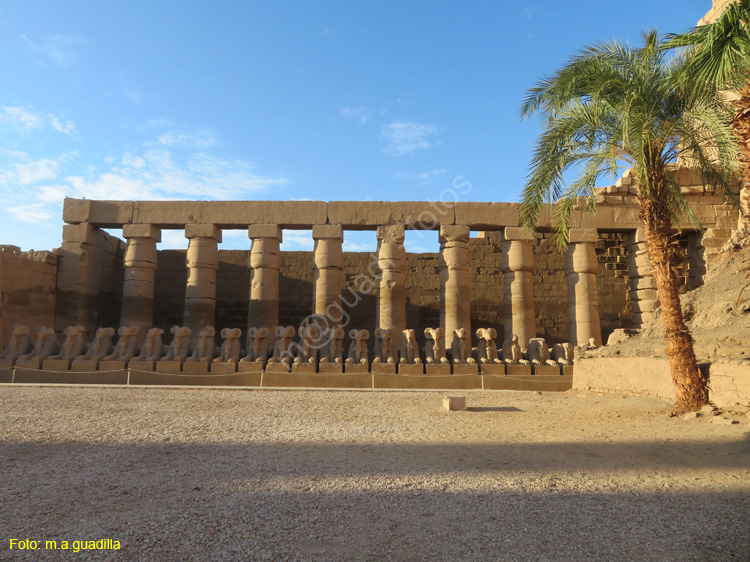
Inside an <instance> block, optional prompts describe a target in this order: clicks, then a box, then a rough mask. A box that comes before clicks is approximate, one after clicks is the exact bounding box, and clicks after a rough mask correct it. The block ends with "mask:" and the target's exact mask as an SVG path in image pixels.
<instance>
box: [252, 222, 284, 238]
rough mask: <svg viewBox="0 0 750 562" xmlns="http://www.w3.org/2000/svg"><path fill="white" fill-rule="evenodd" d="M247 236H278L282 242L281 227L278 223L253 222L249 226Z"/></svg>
mask: <svg viewBox="0 0 750 562" xmlns="http://www.w3.org/2000/svg"><path fill="white" fill-rule="evenodd" d="M247 237H248V238H250V239H252V240H255V239H256V238H278V239H279V242H281V239H282V234H281V228H279V225H278V224H251V225H250V226H249V227H248V228H247Z"/></svg>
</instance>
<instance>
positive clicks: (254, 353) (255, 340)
mask: <svg viewBox="0 0 750 562" xmlns="http://www.w3.org/2000/svg"><path fill="white" fill-rule="evenodd" d="M269 334H270V332H269V331H268V328H250V329H249V330H248V331H247V355H245V356H244V357H243V358H242V359H240V363H265V362H266V359H267V358H268V335H269Z"/></svg>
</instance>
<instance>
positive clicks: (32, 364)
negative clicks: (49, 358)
mask: <svg viewBox="0 0 750 562" xmlns="http://www.w3.org/2000/svg"><path fill="white" fill-rule="evenodd" d="M41 368H42V360H41V359H25V360H23V361H20V360H19V361H16V369H41Z"/></svg>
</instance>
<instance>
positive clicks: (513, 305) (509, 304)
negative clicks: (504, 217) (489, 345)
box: [501, 226, 536, 349]
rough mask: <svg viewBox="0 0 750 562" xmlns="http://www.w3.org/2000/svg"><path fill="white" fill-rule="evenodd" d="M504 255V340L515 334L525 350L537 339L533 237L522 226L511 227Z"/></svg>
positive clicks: (507, 235) (506, 237) (504, 244)
mask: <svg viewBox="0 0 750 562" xmlns="http://www.w3.org/2000/svg"><path fill="white" fill-rule="evenodd" d="M504 236H505V242H504V243H503V256H502V261H501V267H502V270H503V301H504V305H503V318H504V320H503V324H504V332H505V334H504V336H505V337H504V339H506V340H508V339H510V338H511V336H512V335H513V334H515V335H517V336H518V344H519V345H520V346H521V348H522V349H526V347H527V346H528V344H529V340H530V339H532V338H535V337H536V326H535V324H534V282H533V275H534V253H533V251H532V247H531V240H532V239H533V235H531V234H529V233H527V232H526V230H524V229H523V228H521V227H516V226H513V227H511V226H509V227H506V228H505V232H504Z"/></svg>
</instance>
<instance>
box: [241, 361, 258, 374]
mask: <svg viewBox="0 0 750 562" xmlns="http://www.w3.org/2000/svg"><path fill="white" fill-rule="evenodd" d="M261 371H263V363H256V362H255V361H252V362H249V361H245V362H244V363H243V362H242V361H240V362H239V363H237V372H238V373H260V372H261Z"/></svg>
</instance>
